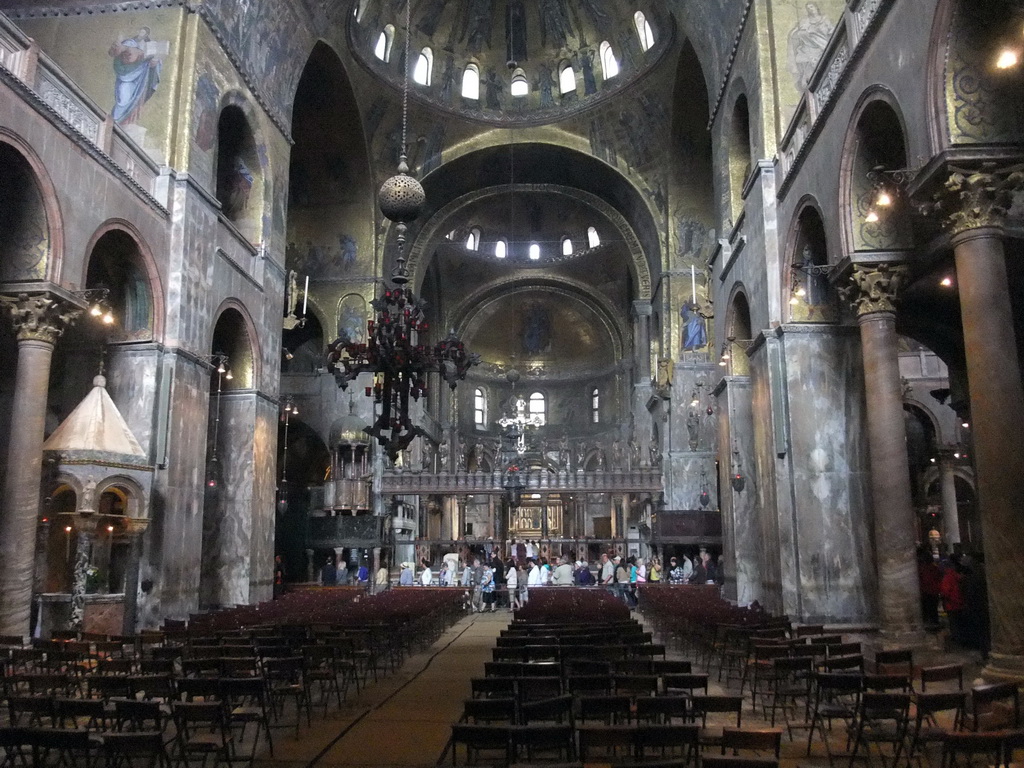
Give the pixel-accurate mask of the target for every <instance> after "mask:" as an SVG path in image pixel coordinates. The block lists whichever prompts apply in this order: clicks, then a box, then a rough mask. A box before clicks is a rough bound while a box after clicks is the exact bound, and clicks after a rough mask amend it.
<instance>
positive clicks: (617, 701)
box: [576, 694, 632, 725]
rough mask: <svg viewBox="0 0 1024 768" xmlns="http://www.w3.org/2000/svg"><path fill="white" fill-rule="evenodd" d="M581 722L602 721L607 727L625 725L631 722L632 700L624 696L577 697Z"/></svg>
mask: <svg viewBox="0 0 1024 768" xmlns="http://www.w3.org/2000/svg"><path fill="white" fill-rule="evenodd" d="M576 701H577V705H578V708H579V715H578V719H579V720H580V722H587V721H591V720H600V721H601V722H603V723H604V724H605V725H613V724H618V725H624V724H626V723H628V722H629V721H630V706H631V704H632V699H630V697H629V696H624V695H612V694H605V695H599V696H577V697H576Z"/></svg>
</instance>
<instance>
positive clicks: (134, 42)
mask: <svg viewBox="0 0 1024 768" xmlns="http://www.w3.org/2000/svg"><path fill="white" fill-rule="evenodd" d="M158 50H161V46H160V45H158V44H154V43H153V41H152V40H151V39H150V29H149V27H140V28H139V29H138V31H136V32H135V34H133V35H132V36H131V37H126V38H124V39H123V40H121V41H120V42H115V43H114V44H113V45H111V46H110V50H109V51H107V53H108V54H109V55H110V57H111V58H112V59H113V60H114V108H113V110H112V112H111V116H112V117H113V118H114V122H116V123H117V124H118V125H131V124H133V123H136V122H138V119H139V115H140V113H141V112H142V107H143V105H144V104H145V103H146V102H147V101H149V100H150V99H151V98H152V97H153V94H154V93H156V87H157V85H158V84H159V83H160V70H161V67H162V63H161V61H160V59H159V58H158V57H157V55H156V53H155V52H156V51H158ZM161 52H162V50H161Z"/></svg>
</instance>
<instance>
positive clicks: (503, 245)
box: [494, 240, 508, 259]
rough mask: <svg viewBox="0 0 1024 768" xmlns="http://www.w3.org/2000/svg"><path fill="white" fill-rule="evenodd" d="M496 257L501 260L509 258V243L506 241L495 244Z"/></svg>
mask: <svg viewBox="0 0 1024 768" xmlns="http://www.w3.org/2000/svg"><path fill="white" fill-rule="evenodd" d="M494 255H495V256H497V257H498V258H499V259H504V258H505V257H506V256H508V243H507V242H506V241H505V240H499V241H498V242H496V243H495V244H494Z"/></svg>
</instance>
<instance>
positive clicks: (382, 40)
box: [373, 24, 395, 62]
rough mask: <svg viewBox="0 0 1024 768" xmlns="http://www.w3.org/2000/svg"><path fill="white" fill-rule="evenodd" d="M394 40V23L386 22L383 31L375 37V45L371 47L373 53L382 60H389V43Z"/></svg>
mask: <svg viewBox="0 0 1024 768" xmlns="http://www.w3.org/2000/svg"><path fill="white" fill-rule="evenodd" d="M394 40H395V25H394V24H388V25H387V26H386V27H384V31H383V32H381V33H380V37H378V38H377V45H375V46H374V47H373V55H374V56H376V57H377V58H378V59H380V60H381V61H384V62H388V61H391V43H393V42H394Z"/></svg>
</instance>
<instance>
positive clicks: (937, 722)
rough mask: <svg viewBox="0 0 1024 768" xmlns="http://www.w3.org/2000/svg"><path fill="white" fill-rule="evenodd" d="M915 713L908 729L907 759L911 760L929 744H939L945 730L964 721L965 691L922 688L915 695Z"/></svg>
mask: <svg viewBox="0 0 1024 768" xmlns="http://www.w3.org/2000/svg"><path fill="white" fill-rule="evenodd" d="M914 703H915V705H916V707H915V708H916V714H915V716H914V727H913V730H912V731H911V733H910V739H909V741H910V746H909V747H908V748H907V760H908V761H911V760H913V759H914V756H915V755H916V754H917V753H918V751H919V750H923V749H924V748H925V747H927V745H928V744H941V743H942V742H943V739H944V738H945V735H946V732H947V731H958V730H960V728H961V726H962V725H963V719H964V710H965V708H966V707H967V693H966V692H964V691H949V692H942V691H932V692H930V693H928V692H925V691H922V692H921V693H919V694H917V698H916V699H915V702H914Z"/></svg>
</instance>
